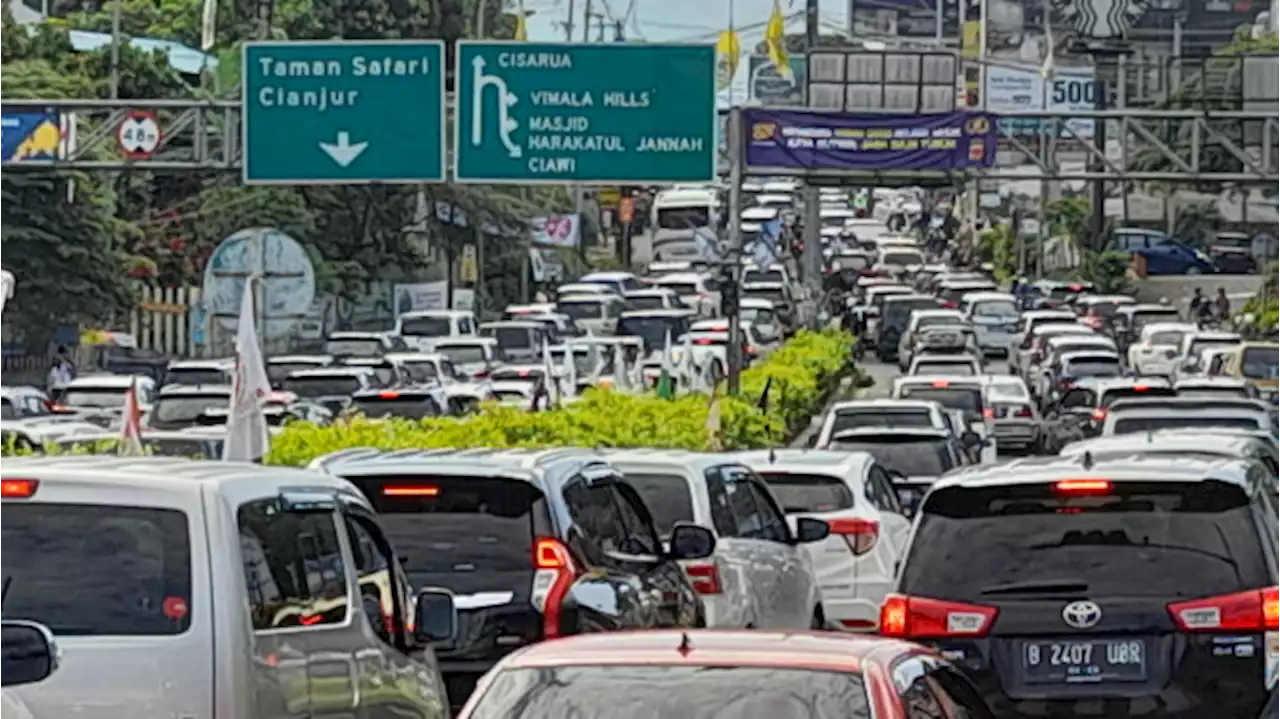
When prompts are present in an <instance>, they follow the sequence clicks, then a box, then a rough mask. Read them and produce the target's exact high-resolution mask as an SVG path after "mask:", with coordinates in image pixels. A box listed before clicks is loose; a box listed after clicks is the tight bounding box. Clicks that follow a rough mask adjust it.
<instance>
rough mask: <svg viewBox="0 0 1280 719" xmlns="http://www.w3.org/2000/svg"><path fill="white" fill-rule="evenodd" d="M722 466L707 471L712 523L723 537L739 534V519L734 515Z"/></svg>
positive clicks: (717, 532)
mask: <svg viewBox="0 0 1280 719" xmlns="http://www.w3.org/2000/svg"><path fill="white" fill-rule="evenodd" d="M722 471H723V470H722V469H721V468H720V467H712V468H711V469H708V470H707V471H706V474H705V477H706V482H707V496H708V497H710V499H711V524H712V526H714V527H715V529H716V534H718V535H720V536H721V537H736V536H738V520H737V519H736V518H735V517H734V514H733V507H732V505H731V504H730V499H729V492H728V490H727V489H726V482H725V479H724V475H723V473H722Z"/></svg>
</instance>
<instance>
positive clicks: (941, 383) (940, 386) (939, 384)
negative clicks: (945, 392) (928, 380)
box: [933, 379, 951, 389]
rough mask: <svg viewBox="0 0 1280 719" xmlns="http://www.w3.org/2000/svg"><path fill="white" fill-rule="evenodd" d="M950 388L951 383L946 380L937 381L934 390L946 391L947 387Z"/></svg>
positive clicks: (934, 382) (934, 383)
mask: <svg viewBox="0 0 1280 719" xmlns="http://www.w3.org/2000/svg"><path fill="white" fill-rule="evenodd" d="M950 386H951V383H950V382H949V381H947V380H945V379H935V380H934V381H933V388H934V389H946V388H947V387H950Z"/></svg>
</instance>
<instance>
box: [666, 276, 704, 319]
mask: <svg viewBox="0 0 1280 719" xmlns="http://www.w3.org/2000/svg"><path fill="white" fill-rule="evenodd" d="M712 284H713V283H712V282H711V277H710V276H709V275H705V274H702V273H699V272H673V273H671V274H669V275H663V276H662V277H659V278H657V279H656V280H654V281H653V286H654V287H662V288H665V289H668V290H671V291H672V292H675V293H676V295H677V296H678V297H679V298H680V302H681V303H682V304H683V305H684V306H685V307H687V308H688V309H691V310H693V311H694V312H697V313H698V314H699V315H701V316H703V317H715V316H717V315H719V314H720V292H719V291H717V290H714V289H712Z"/></svg>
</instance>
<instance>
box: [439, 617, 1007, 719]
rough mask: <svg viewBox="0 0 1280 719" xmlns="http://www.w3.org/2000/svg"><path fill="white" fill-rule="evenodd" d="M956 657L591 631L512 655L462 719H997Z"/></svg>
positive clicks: (819, 637) (696, 634)
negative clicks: (956, 663)
mask: <svg viewBox="0 0 1280 719" xmlns="http://www.w3.org/2000/svg"><path fill="white" fill-rule="evenodd" d="M992 716H993V715H992V713H991V710H990V709H989V708H988V707H987V705H986V704H985V703H984V702H983V700H982V698H981V697H980V696H979V695H978V693H977V691H976V690H975V689H974V687H973V686H972V685H971V684H970V683H969V680H968V679H966V678H965V677H964V676H963V675H962V674H960V672H959V671H958V670H956V669H955V668H954V667H953V666H952V665H951V664H950V663H949V662H947V661H946V660H944V659H942V658H941V657H939V656H938V655H937V654H935V653H933V652H932V651H930V650H929V649H926V648H924V647H922V646H920V645H917V644H911V643H908V642H903V641H898V640H893V639H882V638H877V637H868V636H858V635H851V634H842V633H835V632H832V633H825V632H769V631H751V630H738V631H726V630H715V629H701V630H688V631H679V630H655V631H646V632H610V633H604V634H584V635H579V636H575V637H569V638H565V639H556V640H553V641H548V642H542V643H540V644H535V645H532V646H529V647H527V648H525V649H521V650H519V651H517V652H514V653H512V654H510V655H508V656H507V657H506V658H505V659H503V660H502V661H501V662H500V663H499V664H498V665H497V666H495V667H494V668H493V670H492V671H490V672H489V673H488V674H486V675H485V676H484V678H483V679H481V680H480V682H479V684H477V685H476V690H475V693H474V694H472V695H471V699H470V701H468V702H467V705H466V706H465V707H463V709H462V713H461V714H460V715H459V716H458V719H566V718H567V717H572V719H605V718H606V717H608V718H612V717H625V718H626V719H670V718H673V717H679V718H680V719H850V718H851V717H863V718H865V719H872V718H874V719H911V718H914V717H937V718H938V719H959V718H960V717H966V718H967V719H991V718H992Z"/></svg>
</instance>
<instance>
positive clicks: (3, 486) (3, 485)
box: [0, 479, 40, 499]
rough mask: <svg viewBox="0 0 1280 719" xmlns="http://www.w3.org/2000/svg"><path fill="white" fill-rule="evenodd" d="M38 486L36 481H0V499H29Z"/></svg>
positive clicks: (38, 481) (38, 482)
mask: <svg viewBox="0 0 1280 719" xmlns="http://www.w3.org/2000/svg"><path fill="white" fill-rule="evenodd" d="M39 486H40V480H38V479H5V480H0V497H3V498H4V499H31V497H32V496H33V495H34V494H35V493H36V488H37V487H39Z"/></svg>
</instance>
